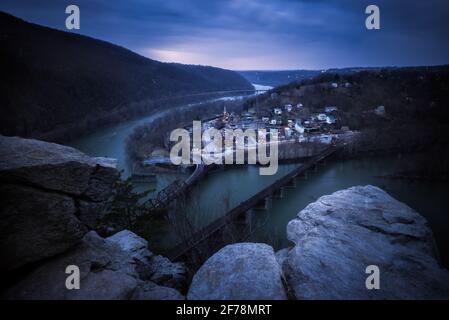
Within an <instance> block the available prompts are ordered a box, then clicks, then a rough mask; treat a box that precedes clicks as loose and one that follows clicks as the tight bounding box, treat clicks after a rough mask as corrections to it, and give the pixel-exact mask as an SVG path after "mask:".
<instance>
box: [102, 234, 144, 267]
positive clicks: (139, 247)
mask: <svg viewBox="0 0 449 320" xmlns="http://www.w3.org/2000/svg"><path fill="white" fill-rule="evenodd" d="M107 239H108V240H109V241H112V242H115V243H117V244H118V245H119V246H120V248H121V249H122V250H123V251H125V252H127V253H129V254H130V255H131V257H133V258H134V259H138V260H141V261H149V259H150V258H151V257H152V256H153V254H152V253H151V252H150V250H148V242H147V241H146V240H145V239H144V238H142V237H139V236H138V235H136V234H135V233H134V232H131V231H129V230H122V231H120V232H117V233H116V234H114V235H112V236H110V237H108V238H107Z"/></svg>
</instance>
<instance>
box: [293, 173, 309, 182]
mask: <svg viewBox="0 0 449 320" xmlns="http://www.w3.org/2000/svg"><path fill="white" fill-rule="evenodd" d="M295 178H297V179H299V180H307V171H304V172H302V173H300V174H298V175H296V176H295Z"/></svg>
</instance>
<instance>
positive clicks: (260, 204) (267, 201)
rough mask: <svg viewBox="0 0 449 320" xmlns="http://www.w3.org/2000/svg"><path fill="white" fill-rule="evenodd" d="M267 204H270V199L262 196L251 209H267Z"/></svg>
mask: <svg viewBox="0 0 449 320" xmlns="http://www.w3.org/2000/svg"><path fill="white" fill-rule="evenodd" d="M269 206H270V199H269V198H263V199H262V200H261V201H259V202H258V203H257V204H256V205H255V206H254V207H253V210H268V208H269Z"/></svg>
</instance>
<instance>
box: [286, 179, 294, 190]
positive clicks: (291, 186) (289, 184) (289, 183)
mask: <svg viewBox="0 0 449 320" xmlns="http://www.w3.org/2000/svg"><path fill="white" fill-rule="evenodd" d="M285 188H289V189H294V188H296V179H295V178H292V179H291V180H290V181H289V182H288V183H287V184H286V185H285Z"/></svg>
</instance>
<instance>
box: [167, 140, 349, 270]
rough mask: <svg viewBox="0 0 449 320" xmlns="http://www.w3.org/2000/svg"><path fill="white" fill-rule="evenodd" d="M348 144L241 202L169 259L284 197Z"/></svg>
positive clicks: (331, 149)
mask: <svg viewBox="0 0 449 320" xmlns="http://www.w3.org/2000/svg"><path fill="white" fill-rule="evenodd" d="M346 145H347V143H340V144H337V145H331V146H329V147H327V148H325V149H324V150H323V151H321V152H320V153H319V154H317V155H315V156H313V157H311V158H309V159H308V160H307V161H306V162H305V163H303V164H302V165H300V166H299V167H298V168H296V169H294V170H292V171H291V172H289V173H288V174H286V175H285V176H283V177H281V178H280V179H278V180H276V181H275V182H274V183H272V184H271V185H269V186H268V187H266V188H265V189H263V190H261V191H259V192H258V193H257V194H255V195H254V196H252V197H251V198H249V199H247V200H245V201H243V202H241V203H240V204H239V205H238V206H236V207H235V208H233V209H231V210H230V211H229V212H227V213H226V214H225V215H223V216H222V217H220V218H218V219H216V220H215V221H213V222H212V223H210V224H209V225H207V226H205V227H204V228H202V229H200V230H198V231H196V232H195V233H193V234H192V235H191V237H190V239H189V240H188V241H186V242H185V243H180V244H178V245H177V246H175V247H174V248H173V249H172V250H170V251H171V252H170V253H169V255H168V257H169V258H170V260H172V261H174V260H179V259H181V258H183V257H186V256H187V255H188V254H189V253H190V252H192V251H193V250H195V248H196V247H197V246H199V245H201V244H202V243H204V242H206V241H207V240H209V239H210V238H211V237H212V236H213V235H214V234H216V233H217V232H218V231H220V230H221V229H223V228H224V227H225V226H226V225H227V224H229V222H230V221H235V220H236V219H237V218H238V217H240V216H242V215H243V214H245V213H246V212H247V211H249V210H250V209H253V208H258V207H260V206H261V205H262V206H265V203H266V200H267V199H268V198H270V197H273V196H274V197H276V196H278V195H279V194H280V195H282V188H283V187H292V186H295V185H296V180H295V178H296V177H301V176H305V175H306V174H307V171H308V170H310V169H315V170H316V169H317V168H318V166H319V165H320V164H322V163H324V162H325V161H326V159H328V158H330V157H331V156H332V155H334V154H335V153H336V152H337V151H339V150H340V149H342V148H343V147H345V146H346Z"/></svg>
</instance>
